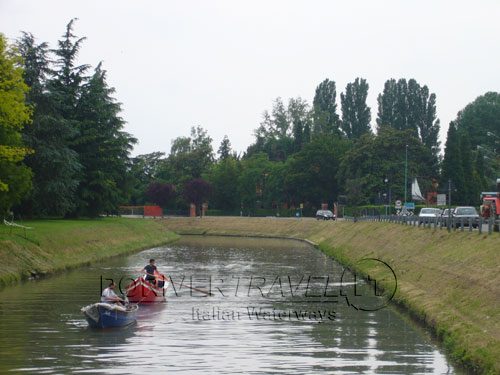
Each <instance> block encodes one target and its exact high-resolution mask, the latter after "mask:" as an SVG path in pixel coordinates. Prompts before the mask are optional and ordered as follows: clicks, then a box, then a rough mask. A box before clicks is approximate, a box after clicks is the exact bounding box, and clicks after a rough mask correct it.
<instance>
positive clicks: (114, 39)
mask: <svg viewBox="0 0 500 375" xmlns="http://www.w3.org/2000/svg"><path fill="white" fill-rule="evenodd" d="M74 17H77V18H79V21H78V22H77V23H76V24H75V30H74V32H75V34H76V35H78V36H86V37H87V40H86V42H85V43H84V44H83V48H82V50H81V53H80V59H79V60H80V63H88V64H91V65H92V66H96V65H97V64H98V63H99V61H103V66H104V69H106V70H107V71H108V83H109V84H110V85H111V86H113V87H115V88H116V90H117V92H116V94H115V97H116V99H117V100H118V101H119V102H121V103H123V113H122V115H123V118H124V119H125V120H126V121H127V125H126V131H128V132H130V133H132V134H133V135H134V136H135V137H136V138H138V139H139V143H138V145H136V147H135V150H134V153H133V154H134V155H138V154H144V153H149V152H153V151H164V152H167V153H168V151H169V150H170V144H171V140H172V139H174V138H176V137H178V136H186V135H188V134H189V130H190V128H191V126H196V125H201V126H202V127H203V128H205V129H207V130H208V132H209V134H210V135H211V136H212V138H213V139H214V149H215V150H217V148H218V146H219V144H220V141H221V140H222V137H223V136H224V134H227V135H228V136H229V139H230V140H231V143H232V145H233V148H234V149H235V150H237V151H244V150H246V148H247V146H248V145H249V144H250V143H252V142H253V140H254V137H253V130H254V129H256V128H257V127H258V125H259V123H260V121H261V117H262V112H263V111H264V110H266V109H270V108H271V106H272V100H273V99H274V98H276V97H278V96H280V97H282V98H283V99H284V100H288V98H290V97H297V96H301V97H302V98H304V99H306V100H307V101H308V102H309V103H311V102H312V99H313V96H314V90H315V88H316V86H317V85H318V84H319V83H320V82H321V81H322V80H324V79H325V78H329V79H331V80H334V81H335V82H336V83H337V95H338V96H337V102H338V105H339V109H340V98H339V94H340V92H341V91H343V90H344V88H345V86H346V84H347V83H348V82H351V81H353V80H354V79H355V78H356V77H358V76H359V77H363V78H366V79H367V81H368V83H369V85H370V91H369V96H368V104H369V106H370V107H371V110H372V126H374V124H375V119H376V114H377V102H376V98H377V95H378V94H379V93H380V92H381V91H382V89H383V85H384V82H385V81H386V80H387V79H389V78H396V79H398V78H407V79H409V78H415V79H416V80H417V81H418V82H419V83H420V84H422V85H423V84H426V85H428V87H429V89H430V91H431V92H434V93H436V95H437V110H438V117H439V118H440V120H441V135H440V139H441V141H442V142H443V145H444V141H445V139H446V131H447V128H448V124H449V122H450V121H451V120H453V119H454V118H455V117H456V114H457V112H458V111H459V110H460V109H462V108H463V107H464V106H465V105H466V104H467V103H469V102H471V101H472V100H474V99H475V98H476V97H477V96H479V95H482V94H484V93H485V92H487V91H500V89H499V88H500V72H499V71H500V48H499V47H500V21H499V20H500V1H498V0H495V1H457V0H452V1H436V0H433V1H422V0H419V1H403V0H394V1H382V0H378V1H374V0H369V1H332V0H329V1H305V0H303V1H291V0H286V1H277V0H267V1H256V0H252V1H238V0H228V1H211V0H201V1H188V0H184V1H168V0H164V1H137V0H135V1H125V0H120V1H114V0H99V1H94V0H86V1H68V0H65V1H56V0H44V1H40V0H31V1H28V0H0V25H1V26H0V32H2V33H3V34H4V35H6V36H7V37H8V38H9V40H11V41H13V40H14V39H15V38H18V37H19V36H20V31H28V32H31V33H33V34H34V36H35V37H36V38H37V39H38V41H39V42H42V41H46V42H49V43H50V45H51V47H55V46H56V42H57V40H58V39H59V38H60V36H61V35H62V34H63V32H64V31H65V26H66V24H67V23H68V22H69V20H70V19H71V18H74ZM339 112H340V111H339Z"/></svg>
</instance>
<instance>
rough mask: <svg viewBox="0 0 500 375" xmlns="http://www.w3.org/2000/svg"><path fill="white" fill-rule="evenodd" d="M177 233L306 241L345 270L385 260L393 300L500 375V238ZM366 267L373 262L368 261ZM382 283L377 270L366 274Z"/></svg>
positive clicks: (225, 223)
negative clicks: (394, 281)
mask: <svg viewBox="0 0 500 375" xmlns="http://www.w3.org/2000/svg"><path fill="white" fill-rule="evenodd" d="M162 222H163V224H164V225H165V227H166V228H167V229H168V230H172V231H176V232H178V233H200V234H202V233H206V234H241V235H257V236H286V237H295V238H302V239H308V240H311V241H313V242H315V243H316V244H318V247H319V248H320V249H321V250H322V251H324V252H325V253H326V254H328V255H330V256H332V257H334V258H335V259H337V260H339V261H341V262H342V263H344V264H353V263H356V261H358V260H360V259H362V258H365V257H376V258H379V259H381V260H383V261H385V262H387V263H388V264H390V265H391V266H392V268H393V269H394V270H395V272H396V275H397V277H398V291H397V293H396V296H395V300H396V302H397V303H399V304H400V305H402V306H404V307H405V308H406V309H407V310H408V311H409V312H410V313H411V314H412V315H413V316H414V317H416V318H417V319H419V320H421V321H423V322H424V323H425V324H426V325H428V326H429V327H431V329H433V330H434V332H435V333H436V335H437V336H438V337H439V338H440V339H441V340H442V341H443V342H444V344H445V345H446V347H447V349H448V351H449V352H450V353H451V354H452V355H453V356H454V358H455V359H456V360H458V361H460V362H463V363H465V364H467V365H469V366H472V367H474V368H476V369H480V370H481V371H482V372H484V373H488V374H496V373H500V238H499V236H488V235H484V234H483V235H479V234H478V233H477V232H475V233H468V232H464V233H453V232H452V233H448V232H447V231H445V230H442V231H439V230H437V231H434V230H433V229H424V228H415V227H407V226H401V225H398V224H388V223H373V222H358V223H352V222H317V221H315V220H308V219H303V220H300V219H265V218H204V219H198V218H196V219H165V220H163V221H162ZM366 264H368V263H366ZM359 271H360V272H361V273H365V274H370V275H371V276H373V277H375V278H377V272H378V270H377V269H368V268H365V269H361V270H359Z"/></svg>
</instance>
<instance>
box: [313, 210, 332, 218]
mask: <svg viewBox="0 0 500 375" xmlns="http://www.w3.org/2000/svg"><path fill="white" fill-rule="evenodd" d="M316 220H335V215H334V214H333V212H332V211H330V210H318V211H317V212H316Z"/></svg>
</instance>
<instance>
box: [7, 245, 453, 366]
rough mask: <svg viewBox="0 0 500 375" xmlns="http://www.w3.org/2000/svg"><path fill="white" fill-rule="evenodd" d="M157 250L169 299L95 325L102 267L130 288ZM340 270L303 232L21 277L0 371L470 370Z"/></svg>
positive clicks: (10, 303)
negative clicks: (355, 293)
mask: <svg viewBox="0 0 500 375" xmlns="http://www.w3.org/2000/svg"><path fill="white" fill-rule="evenodd" d="M149 258H154V259H155V260H156V265H157V266H158V269H159V271H160V272H162V273H164V274H165V275H166V276H167V277H171V279H172V280H173V281H175V284H173V285H171V287H169V289H168V290H167V293H166V302H165V303H160V304H155V305H151V306H144V307H141V308H140V313H139V316H138V319H137V323H136V324H134V325H132V326H129V327H126V328H123V329H115V330H105V331H103V330H94V329H90V328H88V327H87V323H86V321H85V320H84V318H83V315H82V314H81V312H80V309H81V307H83V306H85V305H88V304H91V303H93V302H96V301H97V300H98V299H99V296H100V288H101V277H102V285H103V286H105V285H106V284H107V283H108V281H107V280H106V279H113V280H115V282H117V283H120V282H121V286H122V287H123V286H125V285H126V284H127V283H128V282H129V280H130V278H134V277H137V275H138V270H140V269H141V268H142V267H144V266H145V265H146V264H147V262H148V260H149ZM343 273H344V269H343V267H341V266H340V265H339V264H338V263H336V262H334V261H332V260H331V259H329V258H327V257H326V256H325V255H323V254H322V253H321V252H319V251H318V250H316V249H315V248H313V247H312V246H310V245H308V244H306V243H302V242H298V241H290V240H276V239H250V238H225V237H198V236H186V237H183V238H182V239H181V240H179V241H178V242H175V243H173V244H171V245H168V246H164V247H159V248H154V249H150V250H146V251H142V252H140V253H137V254H135V255H132V256H128V257H121V258H114V259H111V260H108V261H105V262H101V263H99V264H95V265H92V266H89V267H82V268H80V269H77V270H73V271H71V272H67V273H64V274H61V275H58V276H54V277H50V278H47V279H43V280H39V281H33V282H26V283H22V284H19V285H17V286H14V287H10V288H7V289H4V290H2V291H0V358H1V359H0V373H6V372H12V373H36V374H41V373H47V374H50V373H56V374H65V373H90V374H137V373H148V374H156V373H169V374H177V373H178V374H196V373H203V374H233V373H246V374H276V373H282V374H323V373H325V374H361V373H362V374H462V373H463V372H461V370H460V369H458V368H454V367H453V366H452V365H451V364H450V361H449V360H448V359H447V358H446V356H445V355H444V354H443V351H442V350H440V348H439V347H438V346H437V345H436V343H435V342H433V340H432V338H431V337H430V336H429V334H428V333H427V332H426V331H425V330H423V329H422V328H421V327H419V326H417V325H416V324H414V323H413V322H411V321H410V320H409V319H408V318H407V317H406V316H405V315H402V314H401V313H399V312H398V311H396V310H395V309H394V308H393V307H384V308H380V309H369V308H368V309H364V310H366V311H363V309H359V308H356V307H355V306H353V305H352V303H351V304H349V303H347V301H346V298H345V297H344V296H343V293H342V290H341V288H340V287H339V280H340V279H341V277H342V274H343ZM343 280H344V286H346V285H351V286H352V285H353V284H354V283H358V284H363V283H364V282H363V281H359V280H355V279H353V276H352V274H350V276H349V282H346V281H345V280H347V278H343ZM181 284H182V285H184V286H181ZM189 286H191V287H194V288H196V289H199V290H207V291H208V290H210V291H211V292H212V293H213V294H214V295H213V296H212V297H207V296H206V294H203V293H200V292H197V291H196V290H193V289H190V288H189ZM359 286H360V288H361V285H359ZM364 287H365V292H366V290H368V289H369V286H368V285H364ZM360 290H361V289H360ZM361 294H362V293H361ZM360 298H363V297H360ZM374 298H375V299H377V300H380V299H383V297H375V296H374V297H367V299H371V300H373V299H374ZM371 300H370V301H371ZM359 301H360V300H358V303H357V305H358V307H359V306H360V304H363V301H362V300H361V302H359ZM370 301H368V300H367V304H366V305H364V306H371V305H370V303H373V301H371V302H370ZM351 302H352V300H351ZM372 310H373V311H372Z"/></svg>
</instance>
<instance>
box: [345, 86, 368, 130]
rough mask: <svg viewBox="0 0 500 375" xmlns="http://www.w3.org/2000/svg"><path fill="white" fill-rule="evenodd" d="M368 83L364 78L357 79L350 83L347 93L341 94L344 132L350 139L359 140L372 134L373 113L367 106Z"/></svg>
mask: <svg viewBox="0 0 500 375" xmlns="http://www.w3.org/2000/svg"><path fill="white" fill-rule="evenodd" d="M368 87H369V86H368V83H367V82H366V80H365V79H363V78H356V80H355V81H354V83H348V84H347V86H346V89H345V93H342V94H340V102H341V106H342V123H341V124H342V125H341V127H342V131H343V132H344V134H345V136H346V137H347V138H348V139H357V138H359V137H361V136H362V135H363V134H367V133H371V128H370V121H371V118H372V116H371V111H370V107H368V105H367V104H366V98H367V97H368Z"/></svg>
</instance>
